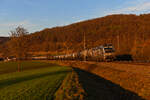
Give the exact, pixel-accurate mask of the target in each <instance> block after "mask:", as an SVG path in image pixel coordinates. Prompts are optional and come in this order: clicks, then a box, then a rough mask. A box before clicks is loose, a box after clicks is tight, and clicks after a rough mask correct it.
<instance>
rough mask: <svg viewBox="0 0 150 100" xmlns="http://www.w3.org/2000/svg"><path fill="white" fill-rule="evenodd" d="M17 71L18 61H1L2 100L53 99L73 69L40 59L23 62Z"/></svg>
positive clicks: (0, 93)
mask: <svg viewBox="0 0 150 100" xmlns="http://www.w3.org/2000/svg"><path fill="white" fill-rule="evenodd" d="M21 65H22V71H21V72H17V63H16V62H7V63H3V62H0V100H47V99H48V100H51V99H52V98H53V95H54V94H55V92H56V90H57V89H58V88H59V86H60V85H61V83H62V81H63V80H64V78H65V77H66V75H67V74H68V73H69V72H71V71H72V69H71V68H69V67H62V66H58V65H54V64H50V63H45V62H38V61H25V62H22V63H21Z"/></svg>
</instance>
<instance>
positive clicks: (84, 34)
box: [83, 32, 86, 61]
mask: <svg viewBox="0 0 150 100" xmlns="http://www.w3.org/2000/svg"><path fill="white" fill-rule="evenodd" d="M83 35H84V36H83V37H84V40H83V42H84V43H83V45H84V61H86V38H85V32H84V34H83Z"/></svg>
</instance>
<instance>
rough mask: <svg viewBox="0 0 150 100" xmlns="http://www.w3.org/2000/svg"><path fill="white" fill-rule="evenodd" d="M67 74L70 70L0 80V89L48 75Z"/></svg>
mask: <svg viewBox="0 0 150 100" xmlns="http://www.w3.org/2000/svg"><path fill="white" fill-rule="evenodd" d="M68 72H71V71H70V70H67V71H56V72H49V73H43V74H36V75H30V76H26V77H19V78H14V79H8V80H1V81H0V89H1V88H4V87H7V86H9V85H13V84H17V83H20V82H24V81H29V80H33V79H37V78H42V77H46V76H50V75H58V74H66V73H68Z"/></svg>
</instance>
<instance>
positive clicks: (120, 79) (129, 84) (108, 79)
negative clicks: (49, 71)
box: [55, 61, 150, 100]
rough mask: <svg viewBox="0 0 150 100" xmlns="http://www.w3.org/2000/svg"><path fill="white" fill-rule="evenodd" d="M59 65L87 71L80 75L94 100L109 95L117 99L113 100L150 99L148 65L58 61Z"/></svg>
mask: <svg viewBox="0 0 150 100" xmlns="http://www.w3.org/2000/svg"><path fill="white" fill-rule="evenodd" d="M55 63H56V62H55ZM57 63H60V64H61V65H65V66H67V65H68V66H74V67H76V68H80V69H82V70H84V71H87V72H83V74H80V73H81V71H79V72H78V74H79V78H80V82H81V85H82V86H83V87H85V88H84V89H85V92H86V93H87V94H88V96H91V97H92V98H93V97H95V98H98V97H99V98H103V96H104V95H106V94H107V93H108V94H110V95H109V96H108V97H112V98H113V97H114V98H117V99H112V100H118V98H121V99H119V100H141V99H142V98H143V99H145V100H149V98H150V80H149V78H150V73H149V71H150V66H148V65H145V66H143V65H137V64H120V63H119V64H118V63H96V62H79V61H77V62H76V61H72V62H71V61H64V62H58V61H57ZM86 73H87V74H86ZM84 74H85V75H84ZM90 74H91V75H90ZM88 75H90V76H88ZM94 75H95V76H94ZM82 76H83V77H82ZM90 77H91V78H90ZM96 77H97V78H96ZM92 79H93V80H92ZM84 83H85V84H84ZM92 84H93V85H92ZM107 84H108V85H107ZM107 88H108V89H107ZM91 91H93V92H91ZM94 91H95V92H94ZM96 91H97V92H96ZM93 93H94V94H93ZM100 93H101V94H100ZM105 93H106V94H105ZM96 94H97V95H96ZM103 94H104V95H103ZM104 98H107V96H104ZM143 99H142V100H143ZM91 100H92V99H91ZM102 100H103V99H102ZM105 100H111V99H105Z"/></svg>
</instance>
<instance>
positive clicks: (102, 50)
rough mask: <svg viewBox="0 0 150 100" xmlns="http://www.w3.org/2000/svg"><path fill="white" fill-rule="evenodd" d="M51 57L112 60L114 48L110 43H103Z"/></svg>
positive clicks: (54, 58) (59, 58)
mask: <svg viewBox="0 0 150 100" xmlns="http://www.w3.org/2000/svg"><path fill="white" fill-rule="evenodd" d="M51 58H52V60H87V61H113V60H114V59H115V49H114V47H113V45H112V44H105V45H100V46H98V47H95V48H91V49H86V50H83V51H80V52H75V53H71V54H65V55H57V56H52V57H51Z"/></svg>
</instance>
